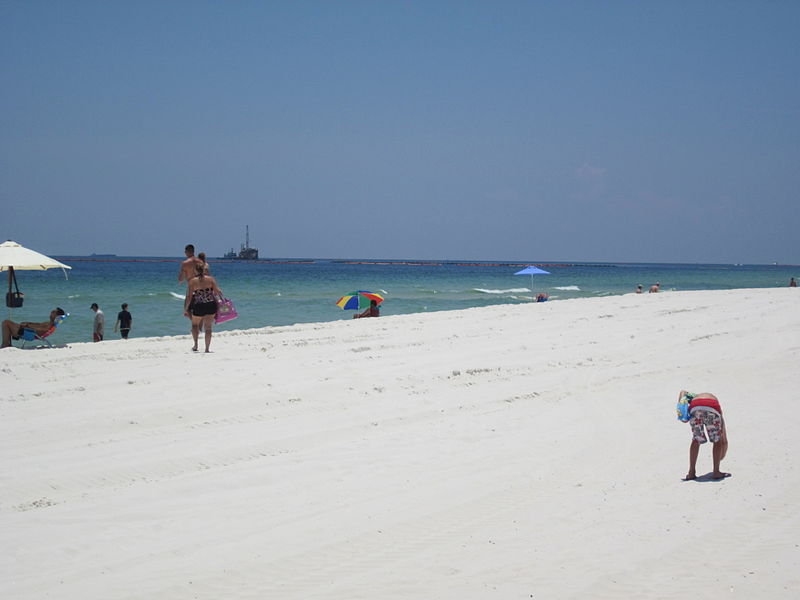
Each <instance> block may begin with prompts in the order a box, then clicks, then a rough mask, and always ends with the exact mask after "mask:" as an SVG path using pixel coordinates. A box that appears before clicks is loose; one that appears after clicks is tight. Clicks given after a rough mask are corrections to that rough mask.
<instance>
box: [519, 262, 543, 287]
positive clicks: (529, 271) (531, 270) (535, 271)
mask: <svg viewBox="0 0 800 600" xmlns="http://www.w3.org/2000/svg"><path fill="white" fill-rule="evenodd" d="M514 275H530V276H531V292H532V291H533V276H534V275H550V271H545V270H544V269H540V268H539V267H534V266H533V265H531V266H530V267H525V268H524V269H522V271H517V272H516V273H514Z"/></svg>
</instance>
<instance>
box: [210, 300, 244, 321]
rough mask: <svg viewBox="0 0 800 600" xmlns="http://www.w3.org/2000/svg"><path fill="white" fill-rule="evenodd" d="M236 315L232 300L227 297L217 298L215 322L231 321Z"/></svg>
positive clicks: (237, 314)
mask: <svg viewBox="0 0 800 600" xmlns="http://www.w3.org/2000/svg"><path fill="white" fill-rule="evenodd" d="M238 316H239V313H237V312H236V307H235V306H234V305H233V302H231V301H230V300H228V299H227V298H217V314H216V315H214V322H215V323H224V322H225V321H231V320H233V319H235V318H236V317H238Z"/></svg>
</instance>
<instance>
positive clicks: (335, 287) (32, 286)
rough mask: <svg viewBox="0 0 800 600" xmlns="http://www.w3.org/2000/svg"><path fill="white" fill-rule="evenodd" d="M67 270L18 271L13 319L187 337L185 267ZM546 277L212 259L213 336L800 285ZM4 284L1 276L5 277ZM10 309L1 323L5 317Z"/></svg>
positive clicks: (744, 272) (97, 263)
mask: <svg viewBox="0 0 800 600" xmlns="http://www.w3.org/2000/svg"><path fill="white" fill-rule="evenodd" d="M57 258H58V260H60V261H61V262H64V263H65V264H68V265H70V266H71V267H72V270H70V271H68V279H66V280H65V279H64V275H63V274H62V272H61V271H60V270H50V271H46V272H40V271H19V272H18V273H17V281H18V283H19V286H20V289H21V290H22V291H23V292H25V304H24V306H23V307H22V308H18V309H14V310H13V314H12V317H11V318H12V319H13V320H14V321H18V322H19V321H41V320H46V318H47V315H48V314H49V312H50V310H51V309H52V308H53V307H55V306H60V307H61V308H63V309H64V310H65V311H67V312H68V313H70V318H69V319H68V320H67V321H65V322H64V324H63V326H62V327H61V328H60V329H59V331H58V333H57V334H56V335H55V336H54V338H53V341H54V342H56V343H74V342H83V341H91V337H92V336H91V332H92V321H93V319H94V313H93V312H92V311H91V310H90V309H89V306H90V304H91V303H92V302H97V303H98V304H99V305H100V308H101V309H102V310H103V311H104V313H105V315H106V339H118V338H119V334H115V333H114V332H113V327H114V322H115V320H116V315H117V313H118V312H119V310H120V305H121V303H122V302H127V303H128V305H129V310H130V312H131V313H132V314H133V319H134V322H133V330H132V332H131V337H150V336H163V335H170V336H171V335H188V332H189V320H188V319H186V318H185V317H184V316H183V314H182V313H183V299H182V296H183V292H184V289H185V288H184V287H183V286H181V285H179V284H178V281H177V275H178V269H179V265H180V261H181V259H179V258H152V257H148V258H145V257H138V258H137V257H116V258H114V259H97V258H90V257H70V256H61V257H57ZM536 264H538V265H540V266H542V268H544V269H545V270H547V271H550V275H534V276H533V279H532V278H531V276H530V275H514V273H515V272H516V271H519V270H520V269H522V268H523V267H524V266H525V265H524V264H521V263H520V264H516V263H515V264H508V263H505V264H498V263H456V262H433V261H426V262H425V263H403V262H400V261H382V262H378V261H334V260H302V261H295V260H292V259H287V260H280V261H279V260H277V259H274V262H239V261H214V260H212V261H211V263H210V266H211V272H212V274H213V275H214V276H215V277H216V279H217V282H218V283H219V286H220V287H221V288H222V290H223V292H224V293H225V295H226V296H227V297H229V298H230V299H232V300H233V302H234V303H235V305H236V308H237V310H238V312H239V318H238V319H235V320H233V321H230V322H228V323H225V324H222V325H217V326H216V330H231V329H247V328H253V327H265V326H281V325H292V324H295V323H309V322H322V321H334V320H338V319H351V318H352V315H353V312H352V311H342V310H341V309H340V308H339V307H337V306H336V304H335V303H336V301H337V300H338V299H339V298H340V297H341V296H342V295H344V294H346V293H348V292H350V291H353V290H369V291H373V292H378V293H381V294H383V295H384V296H385V297H386V300H385V301H384V303H383V304H382V306H381V314H382V315H387V316H388V315H398V314H408V313H419V312H432V311H441V310H456V309H464V308H471V307H478V306H488V305H494V304H508V303H523V302H525V303H530V302H532V301H533V300H534V299H535V295H536V294H538V293H540V292H544V293H546V294H549V297H550V301H559V300H564V299H569V298H586V297H598V296H612V295H620V294H627V293H631V292H633V291H634V290H635V288H636V285H637V284H639V283H641V284H642V285H643V286H644V290H645V293H646V292H647V289H648V288H649V287H650V285H652V284H653V283H655V282H657V281H658V282H660V283H661V290H662V292H669V291H672V290H720V289H735V288H763V287H785V286H787V285H788V283H789V279H790V277H795V278H800V267H798V266H792V265H703V264H692V265H687V264H633V263H603V264H600V263H581V264H565V263H557V262H553V261H544V262H541V263H536ZM3 276H5V273H3ZM8 314H9V310H8V309H6V314H5V315H4V317H3V318H8Z"/></svg>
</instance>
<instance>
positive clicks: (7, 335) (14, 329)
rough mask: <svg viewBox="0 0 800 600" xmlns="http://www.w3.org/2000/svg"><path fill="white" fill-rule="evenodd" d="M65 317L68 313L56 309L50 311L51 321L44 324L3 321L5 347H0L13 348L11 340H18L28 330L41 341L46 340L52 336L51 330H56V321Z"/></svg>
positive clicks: (3, 346)
mask: <svg viewBox="0 0 800 600" xmlns="http://www.w3.org/2000/svg"><path fill="white" fill-rule="evenodd" d="M64 315H66V313H65V312H64V311H63V310H62V309H60V308H55V309H54V310H52V311H50V320H49V321H47V322H44V323H32V322H30V321H25V322H24V323H15V322H14V321H10V320H8V319H6V320H5V321H3V345H2V346H0V348H8V347H9V346H11V340H18V339H19V338H21V337H23V335H24V334H25V330H26V329H29V330H31V331H33V332H34V334H35V336H39V339H44V338H45V337H47V336H48V335H50V330H51V329H53V330H54V329H55V327H56V324H57V323H56V320H57V319H59V317H61V318H63V317H64ZM32 339H35V338H32Z"/></svg>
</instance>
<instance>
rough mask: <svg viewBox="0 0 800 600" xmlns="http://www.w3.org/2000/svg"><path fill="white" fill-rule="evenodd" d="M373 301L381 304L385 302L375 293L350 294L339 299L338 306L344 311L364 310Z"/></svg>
mask: <svg viewBox="0 0 800 600" xmlns="http://www.w3.org/2000/svg"><path fill="white" fill-rule="evenodd" d="M372 300H375V302H377V303H378V304H380V303H381V302H383V296H381V295H380V294H376V293H374V292H364V291H361V292H350V293H349V294H347V295H345V296H342V297H341V298H339V300H338V301H337V302H336V306H338V307H339V308H341V309H342V310H363V309H365V308H367V307H369V303H370V302H371V301H372Z"/></svg>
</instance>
